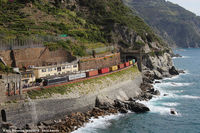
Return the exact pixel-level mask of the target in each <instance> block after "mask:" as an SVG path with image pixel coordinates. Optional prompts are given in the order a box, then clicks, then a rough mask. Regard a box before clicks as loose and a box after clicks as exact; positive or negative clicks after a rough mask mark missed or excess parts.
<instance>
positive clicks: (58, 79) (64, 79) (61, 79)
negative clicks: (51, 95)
mask: <svg viewBox="0 0 200 133" xmlns="http://www.w3.org/2000/svg"><path fill="white" fill-rule="evenodd" d="M64 82H68V76H65V77H55V78H48V79H44V82H43V86H48V85H54V84H59V83H64Z"/></svg>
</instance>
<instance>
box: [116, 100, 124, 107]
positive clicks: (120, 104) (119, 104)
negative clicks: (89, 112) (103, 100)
mask: <svg viewBox="0 0 200 133" xmlns="http://www.w3.org/2000/svg"><path fill="white" fill-rule="evenodd" d="M114 107H116V108H124V107H125V103H123V102H122V101H120V100H118V99H116V100H114Z"/></svg>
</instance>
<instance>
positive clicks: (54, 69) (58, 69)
mask: <svg viewBox="0 0 200 133" xmlns="http://www.w3.org/2000/svg"><path fill="white" fill-rule="evenodd" d="M77 71H78V63H77V62H73V63H64V64H58V65H52V66H42V67H34V68H33V72H34V74H35V77H36V78H43V77H48V76H56V75H61V74H70V73H75V72H77Z"/></svg>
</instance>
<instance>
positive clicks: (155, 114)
mask: <svg viewBox="0 0 200 133" xmlns="http://www.w3.org/2000/svg"><path fill="white" fill-rule="evenodd" d="M174 53H177V54H180V55H182V57H177V58H173V61H174V65H175V66H176V68H178V69H182V70H184V71H185V73H184V74H180V75H178V76H175V77H173V78H166V79H163V80H160V81H161V83H158V84H154V87H155V89H158V90H160V92H161V96H157V97H154V98H153V99H152V100H150V101H148V102H141V103H143V104H145V105H147V106H148V107H149V108H150V110H151V111H150V112H148V113H144V114H136V113H131V112H130V113H128V114H118V115H111V116H106V117H99V118H98V119H91V121H90V122H89V123H87V124H85V126H84V127H82V128H79V129H78V130H77V131H74V132H73V133H200V49H178V50H174ZM164 94H167V96H164ZM170 110H175V111H176V112H177V114H176V115H171V114H170Z"/></svg>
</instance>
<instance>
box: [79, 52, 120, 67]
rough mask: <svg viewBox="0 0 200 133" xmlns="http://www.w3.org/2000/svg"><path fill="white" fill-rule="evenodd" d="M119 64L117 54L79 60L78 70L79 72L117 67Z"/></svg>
mask: <svg viewBox="0 0 200 133" xmlns="http://www.w3.org/2000/svg"><path fill="white" fill-rule="evenodd" d="M120 62H121V58H120V54H119V53H117V54H114V55H111V56H105V57H98V58H90V59H85V60H80V63H79V68H80V70H89V69H99V68H104V67H110V66H114V65H118V64H119V63H120Z"/></svg>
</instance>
